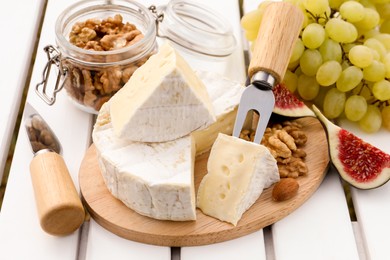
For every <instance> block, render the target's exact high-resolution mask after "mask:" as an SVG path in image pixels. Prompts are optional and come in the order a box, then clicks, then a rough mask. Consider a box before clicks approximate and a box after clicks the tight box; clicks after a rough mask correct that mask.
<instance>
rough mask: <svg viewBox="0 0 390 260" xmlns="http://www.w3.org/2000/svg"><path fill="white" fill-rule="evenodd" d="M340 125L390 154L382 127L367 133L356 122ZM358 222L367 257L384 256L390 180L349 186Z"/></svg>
mask: <svg viewBox="0 0 390 260" xmlns="http://www.w3.org/2000/svg"><path fill="white" fill-rule="evenodd" d="M342 126H343V127H344V128H346V129H347V130H349V131H351V132H353V133H354V134H355V135H356V136H358V137H360V138H362V139H363V140H365V141H366V142H368V143H371V144H372V145H374V146H376V147H378V148H379V149H381V150H382V151H384V152H386V153H388V154H390V132H389V131H388V130H385V129H381V130H380V131H379V132H378V133H375V134H367V133H364V132H363V131H361V130H359V129H358V128H357V126H356V124H352V123H349V122H342ZM351 194H352V200H353V204H354V208H355V213H356V217H357V224H358V226H359V230H360V232H361V235H362V238H361V239H362V241H363V242H364V244H365V251H366V255H367V259H383V258H386V256H387V255H388V254H389V253H388V248H389V243H388V240H389V239H388V234H390V225H389V224H388V221H389V219H390V203H389V201H388V198H390V182H388V183H386V184H385V185H383V186H381V187H379V188H376V189H373V190H358V189H355V188H351Z"/></svg>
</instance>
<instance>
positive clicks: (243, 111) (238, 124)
mask: <svg viewBox="0 0 390 260" xmlns="http://www.w3.org/2000/svg"><path fill="white" fill-rule="evenodd" d="M247 114H248V107H247V106H245V104H242V103H240V104H239V106H238V111H237V117H236V121H235V123H234V128H233V136H235V137H240V133H241V131H242V128H243V126H244V122H245V119H246V116H247ZM242 115H245V116H242Z"/></svg>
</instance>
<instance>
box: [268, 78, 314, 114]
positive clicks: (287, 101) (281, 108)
mask: <svg viewBox="0 0 390 260" xmlns="http://www.w3.org/2000/svg"><path fill="white" fill-rule="evenodd" d="M273 92H274V95H275V107H274V110H273V112H274V113H275V114H278V115H282V116H289V117H303V116H315V115H314V113H313V111H312V110H311V109H310V108H308V107H307V106H306V105H305V103H303V102H302V101H301V100H300V99H298V98H297V97H296V96H295V95H294V94H293V93H291V92H290V91H289V90H288V89H287V88H286V86H284V85H283V84H282V83H280V84H277V85H276V86H275V87H274V89H273Z"/></svg>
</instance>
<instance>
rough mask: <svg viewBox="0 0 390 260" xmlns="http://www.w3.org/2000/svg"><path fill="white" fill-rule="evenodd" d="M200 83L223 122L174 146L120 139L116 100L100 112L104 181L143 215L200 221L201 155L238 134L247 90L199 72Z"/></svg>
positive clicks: (97, 135) (97, 137)
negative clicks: (197, 183) (197, 174)
mask: <svg viewBox="0 0 390 260" xmlns="http://www.w3.org/2000/svg"><path fill="white" fill-rule="evenodd" d="M198 77H199V78H200V79H201V80H202V81H203V82H204V85H205V86H206V89H207V92H208V95H209V96H210V98H211V100H212V105H213V109H214V111H216V118H217V121H216V122H215V123H213V124H211V125H209V126H207V127H206V128H205V129H203V130H200V131H195V132H193V133H192V134H191V135H187V136H184V137H182V138H179V139H176V140H174V141H169V142H159V143H142V142H134V141H130V140H127V139H123V138H119V137H118V136H117V135H116V134H115V132H114V127H113V123H112V118H111V115H112V113H110V110H111V109H112V107H111V105H112V102H111V100H110V101H108V102H107V103H105V104H104V105H103V107H102V108H101V110H100V111H99V115H98V118H97V121H96V124H95V126H94V130H93V135H92V137H93V142H94V144H95V146H96V149H97V157H98V162H99V167H100V169H101V173H102V176H103V179H104V181H105V183H106V186H107V188H108V190H109V191H110V192H111V193H112V194H113V195H114V196H115V197H116V198H118V199H119V200H121V201H122V202H123V203H124V204H125V205H126V206H128V207H129V208H131V209H133V210H134V211H136V212H138V213H140V214H142V215H145V216H149V217H152V218H156V219H164V220H176V221H184V220H194V219H195V218H196V214H195V213H196V210H195V206H196V205H195V191H194V184H193V171H194V162H195V153H196V154H199V153H202V152H204V151H207V150H209V148H210V147H211V145H212V144H213V142H214V140H215V138H216V137H217V135H218V133H219V132H223V133H226V134H231V132H232V128H233V124H234V120H235V115H236V111H237V106H238V103H239V101H240V97H241V94H242V92H243V90H244V87H243V86H242V84H240V83H238V82H234V81H230V80H228V79H226V78H223V77H221V76H220V75H217V74H215V73H210V72H199V73H198ZM123 113H126V111H125V110H124V111H123Z"/></svg>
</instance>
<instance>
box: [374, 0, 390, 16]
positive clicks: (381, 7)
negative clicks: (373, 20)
mask: <svg viewBox="0 0 390 260" xmlns="http://www.w3.org/2000/svg"><path fill="white" fill-rule="evenodd" d="M375 6H376V10H377V11H378V13H379V16H380V17H381V18H382V19H383V20H388V19H390V2H387V3H383V4H376V5H375Z"/></svg>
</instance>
